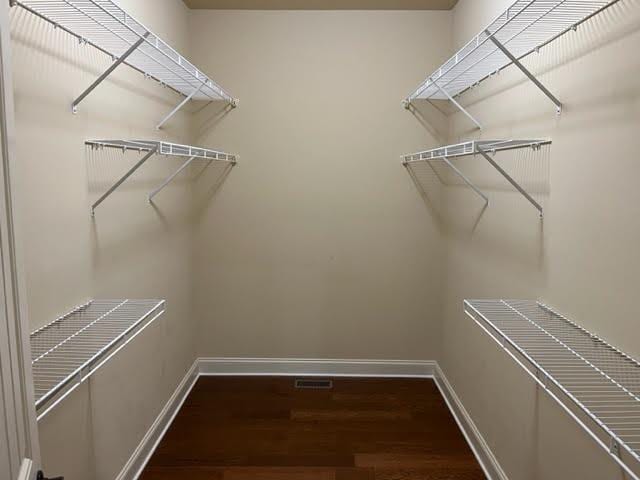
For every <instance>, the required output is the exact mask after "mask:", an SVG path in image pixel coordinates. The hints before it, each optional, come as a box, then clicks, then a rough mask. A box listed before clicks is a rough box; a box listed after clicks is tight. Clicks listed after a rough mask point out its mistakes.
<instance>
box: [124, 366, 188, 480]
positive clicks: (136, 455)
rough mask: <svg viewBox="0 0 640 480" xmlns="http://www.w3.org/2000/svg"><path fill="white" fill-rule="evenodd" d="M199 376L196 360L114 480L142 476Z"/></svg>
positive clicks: (125, 479) (131, 479) (134, 478)
mask: <svg viewBox="0 0 640 480" xmlns="http://www.w3.org/2000/svg"><path fill="white" fill-rule="evenodd" d="M199 376H200V374H199V372H198V360H196V361H195V362H194V363H193V365H191V368H189V370H188V371H187V373H186V375H185V376H184V378H183V379H182V380H181V381H180V384H179V385H178V387H177V388H176V389H175V391H174V392H173V394H172V395H171V397H170V398H169V401H167V403H166V404H165V406H164V407H163V408H162V410H160V413H159V414H158V416H157V418H156V419H155V421H154V422H153V423H152V424H151V427H150V428H149V430H148V431H147V433H146V434H145V435H144V437H142V440H141V441H140V443H139V444H138V446H137V447H136V449H135V450H134V451H133V454H132V455H131V457H130V458H129V460H128V461H127V463H125V465H124V467H123V468H122V470H121V471H120V473H119V474H118V476H117V477H116V480H136V479H137V478H138V477H139V476H140V475H141V474H142V470H144V467H145V466H146V465H147V462H149V459H150V458H151V455H153V452H154V451H155V450H156V448H157V447H158V445H159V444H160V440H162V437H164V435H165V433H166V432H167V430H168V429H169V427H170V426H171V424H172V423H173V419H174V418H175V417H176V415H177V414H178V412H179V411H180V409H181V408H182V404H183V403H184V401H185V400H186V399H187V397H188V396H189V393H191V389H192V388H193V386H194V385H195V384H196V381H197V380H198V377H199Z"/></svg>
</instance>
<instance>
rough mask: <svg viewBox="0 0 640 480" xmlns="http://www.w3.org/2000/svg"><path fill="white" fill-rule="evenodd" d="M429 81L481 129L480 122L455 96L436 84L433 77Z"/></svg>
mask: <svg viewBox="0 0 640 480" xmlns="http://www.w3.org/2000/svg"><path fill="white" fill-rule="evenodd" d="M431 83H433V84H434V85H435V86H436V88H437V89H438V90H440V93H442V94H443V95H444V96H445V97H447V98H448V99H449V100H450V101H451V103H453V104H454V105H455V106H456V107H458V109H459V110H460V111H461V112H462V113H464V114H465V115H466V116H467V118H469V120H471V121H472V122H473V123H474V124H475V125H476V127H478V128H479V129H480V130H482V125H481V124H480V122H478V121H477V120H476V119H475V118H474V116H473V115H471V114H470V113H469V112H468V111H467V110H465V108H464V107H463V106H462V105H460V103H458V101H457V100H456V99H455V98H453V97H452V96H451V95H449V92H447V91H446V90H445V89H444V88H442V87H441V86H440V85H438V83H437V82H436V81H435V80H434V79H433V77H431Z"/></svg>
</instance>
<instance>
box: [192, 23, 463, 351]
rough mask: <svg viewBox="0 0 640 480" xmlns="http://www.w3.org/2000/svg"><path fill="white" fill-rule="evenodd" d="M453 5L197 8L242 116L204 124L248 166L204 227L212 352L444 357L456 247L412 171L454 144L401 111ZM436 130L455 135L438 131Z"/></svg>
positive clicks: (202, 35) (205, 47) (201, 116)
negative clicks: (420, 160) (443, 319)
mask: <svg viewBox="0 0 640 480" xmlns="http://www.w3.org/2000/svg"><path fill="white" fill-rule="evenodd" d="M450 19H451V13H450V12H326V11H323V12H317V11H316V12H300V11H296V12H293V11H283V12H274V11H271V12H269V11H194V12H192V13H191V15H190V23H189V25H190V30H191V32H192V37H191V42H192V44H191V51H192V54H193V58H194V59H195V61H196V62H197V63H198V64H199V65H202V68H203V69H205V70H206V71H212V72H216V75H217V76H218V78H219V79H220V81H221V82H223V83H224V84H228V85H232V86H233V89H232V90H233V94H234V95H236V96H238V97H239V98H240V108H238V109H237V110H236V111H233V112H231V113H230V114H228V115H226V116H225V117H224V118H222V119H220V115H219V114H218V112H217V111H215V110H214V109H205V110H203V111H201V112H199V113H197V114H196V116H195V117H194V127H193V128H194V135H195V138H196V140H197V141H198V142H201V143H205V144H216V145H224V146H225V148H228V149H230V150H231V151H234V152H237V153H238V154H240V163H239V165H238V166H237V167H236V168H235V169H234V170H233V171H232V172H231V174H230V175H229V176H228V177H227V179H226V182H225V183H224V184H223V185H222V186H221V188H220V189H219V190H218V191H217V192H216V200H215V202H207V203H205V204H204V207H203V208H202V209H201V210H200V214H199V216H198V218H197V220H196V227H195V228H196V230H195V233H194V239H195V255H196V256H195V257H194V260H195V266H194V269H195V274H196V277H195V282H196V283H195V285H196V296H195V305H196V316H197V319H198V322H199V328H198V340H199V343H198V345H199V349H198V352H199V354H200V355H205V356H257V357H319V358H341V357H345V358H354V357H355V358H387V359H389V358H405V359H413V358H421V359H422V358H429V359H431V358H435V357H436V356H437V351H438V344H439V324H440V322H439V320H440V316H439V311H440V303H439V302H440V297H441V275H442V259H443V245H442V241H441V236H440V232H439V230H438V228H437V226H436V219H435V217H434V215H433V212H431V211H430V209H429V207H428V205H426V204H425V203H424V202H423V201H422V199H421V198H420V196H419V195H417V194H416V190H415V187H414V185H413V183H412V182H411V179H410V177H409V176H408V175H407V172H406V171H405V170H404V169H403V167H402V166H401V164H400V159H399V156H400V155H401V154H402V153H407V152H410V151H416V150H419V149H421V148H424V147H425V146H427V145H429V144H432V143H433V142H434V138H435V135H437V134H440V135H446V117H444V116H443V115H442V114H438V115H436V116H434V119H433V121H432V122H431V123H432V125H434V126H435V127H434V126H432V125H427V126H426V127H425V126H424V125H423V124H421V123H420V122H419V121H418V120H417V119H416V118H414V117H413V116H412V115H411V114H409V113H407V112H405V111H404V110H403V109H402V107H401V100H402V97H403V95H404V94H405V93H406V92H409V91H410V90H411V89H412V88H415V86H416V85H417V84H418V83H419V82H420V81H421V79H422V77H423V76H424V72H426V71H429V70H431V69H433V68H434V67H435V66H436V65H437V64H438V63H439V62H441V61H442V60H444V54H445V52H446V51H447V50H448V48H449V42H450V32H451V26H450ZM438 128H440V129H441V130H442V131H440V133H438Z"/></svg>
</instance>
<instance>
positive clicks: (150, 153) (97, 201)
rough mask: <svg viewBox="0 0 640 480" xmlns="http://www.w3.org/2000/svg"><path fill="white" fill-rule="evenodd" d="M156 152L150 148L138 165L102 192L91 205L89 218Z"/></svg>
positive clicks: (156, 149) (156, 150)
mask: <svg viewBox="0 0 640 480" xmlns="http://www.w3.org/2000/svg"><path fill="white" fill-rule="evenodd" d="M157 152H158V147H154V148H152V149H151V150H150V151H149V152H148V153H147V154H146V155H145V156H144V157H142V158H141V159H140V160H139V161H138V163H136V164H135V165H134V166H133V167H131V168H130V169H129V171H128V172H127V173H125V174H124V175H123V176H122V177H120V180H118V181H117V182H116V183H114V184H113V186H112V187H111V188H110V189H109V190H107V191H106V192H104V193H103V194H102V196H101V197H100V198H99V199H98V200H96V201H95V202H94V203H93V205H91V216H93V215H94V214H95V210H96V207H97V206H98V205H100V204H101V203H102V202H104V200H105V199H106V198H107V197H108V196H109V195H111V194H112V193H113V191H114V190H115V189H116V188H118V187H119V186H120V185H122V184H123V183H124V181H125V180H126V179H127V178H129V177H130V176H131V175H132V174H133V172H135V171H136V170H137V169H138V168H140V167H141V166H142V165H143V164H144V163H145V162H146V161H147V160H149V159H150V158H151V157H152V156H154V155H155V154H156V153H157Z"/></svg>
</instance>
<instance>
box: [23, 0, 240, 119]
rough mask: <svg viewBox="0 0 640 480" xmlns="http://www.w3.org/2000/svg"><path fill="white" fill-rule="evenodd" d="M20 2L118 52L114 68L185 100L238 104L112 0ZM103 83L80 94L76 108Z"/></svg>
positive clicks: (102, 47)
mask: <svg viewBox="0 0 640 480" xmlns="http://www.w3.org/2000/svg"><path fill="white" fill-rule="evenodd" d="M14 3H15V4H16V5H19V6H20V7H22V8H24V9H26V10H28V11H29V12H31V13H33V14H35V15H37V16H38V17H40V18H42V19H44V20H46V21H48V22H50V23H52V24H53V25H54V26H55V27H56V28H60V29H62V30H64V31H65V32H67V33H69V34H71V35H73V36H74V37H76V38H77V39H78V41H79V42H80V43H81V44H89V45H92V46H94V47H95V48H97V49H98V50H100V51H102V52H104V53H105V54H107V55H108V56H110V57H112V59H113V60H114V67H115V66H117V65H118V64H119V63H125V64H127V65H129V66H130V67H132V68H134V69H136V70H138V71H139V72H141V73H142V74H144V76H145V77H147V78H152V79H154V80H156V81H157V82H159V83H160V84H162V85H165V86H167V87H169V88H171V89H173V90H174V91H176V92H178V93H179V94H181V95H183V96H185V97H186V98H185V100H186V99H194V100H223V101H226V102H228V103H229V104H230V105H232V106H236V102H237V101H236V99H234V98H233V97H232V96H231V95H230V94H229V93H228V92H227V91H226V90H224V89H223V88H222V87H221V86H220V85H218V84H217V83H216V82H214V81H213V80H212V79H211V78H209V77H208V76H207V75H206V74H204V73H203V72H202V71H201V70H199V69H198V68H197V67H195V66H194V65H193V64H192V63H191V62H189V61H188V60H187V59H186V58H184V57H183V56H182V55H180V54H179V53H178V52H177V51H176V50H174V49H173V48H172V47H170V46H169V45H168V44H167V43H166V42H164V41H163V40H162V39H161V38H160V37H158V36H157V35H155V34H154V33H152V32H151V31H150V30H149V29H148V28H146V27H145V26H144V25H143V24H142V23H140V22H139V21H137V20H136V19H135V18H133V17H132V16H131V15H129V14H128V13H127V12H125V11H124V10H123V9H122V8H120V7H119V6H118V5H117V4H116V3H115V2H113V1H111V0H19V1H15V2H14ZM111 71H112V69H111V68H110V69H109V70H107V72H105V74H103V76H102V77H100V78H99V79H98V81H97V83H99V82H100V81H102V80H103V79H104V77H106V76H107V75H108V74H109V73H111ZM97 83H96V84H94V85H92V86H91V87H90V88H89V89H88V91H85V93H84V94H83V95H81V96H80V97H79V98H78V99H76V101H75V102H74V103H73V107H74V109H75V107H77V104H78V103H79V102H80V101H82V99H83V98H84V96H86V94H88V93H89V92H90V91H91V90H92V89H93V88H94V87H95V86H96V85H97ZM183 104H184V102H183V103H181V104H180V105H179V106H178V107H177V108H176V110H175V111H177V109H178V108H180V107H182V105H183ZM175 111H172V112H171V114H170V115H169V117H170V116H171V115H173V114H174V113H175ZM167 119H168V118H165V119H164V120H163V121H162V122H161V124H162V123H164V122H165V121H166V120H167Z"/></svg>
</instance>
